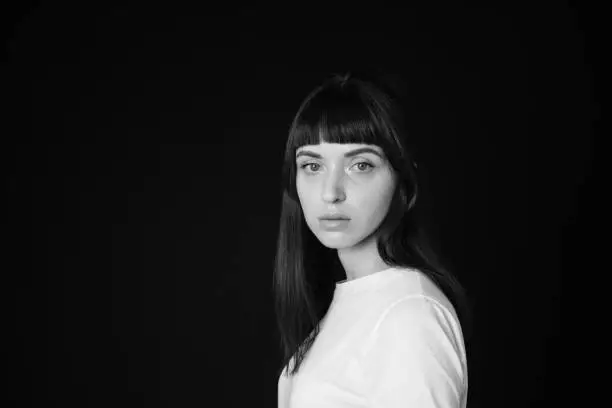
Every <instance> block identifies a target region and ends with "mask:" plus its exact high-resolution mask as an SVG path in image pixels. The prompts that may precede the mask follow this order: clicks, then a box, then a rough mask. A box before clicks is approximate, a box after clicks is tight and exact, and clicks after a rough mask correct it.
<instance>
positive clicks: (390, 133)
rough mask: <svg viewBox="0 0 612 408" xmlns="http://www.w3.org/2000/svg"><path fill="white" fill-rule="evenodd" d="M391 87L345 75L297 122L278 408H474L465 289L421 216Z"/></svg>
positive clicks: (279, 292)
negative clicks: (418, 216)
mask: <svg viewBox="0 0 612 408" xmlns="http://www.w3.org/2000/svg"><path fill="white" fill-rule="evenodd" d="M392 95H393V93H392V92H391V91H390V90H389V89H387V88H386V87H385V86H383V85H381V84H378V83H376V82H375V81H371V80H366V79H364V77H360V78H358V77H356V76H354V75H345V76H343V77H340V76H334V77H333V78H331V79H330V80H328V81H326V82H325V83H324V84H323V85H322V86H320V87H318V88H317V89H315V90H314V91H313V92H312V93H311V94H310V95H308V96H307V98H306V99H305V101H304V102H303V103H302V105H301V106H300V108H299V110H298V112H297V114H296V116H295V118H294V121H293V123H292V125H291V128H290V131H289V138H288V140H287V144H286V148H285V153H284V154H285V157H284V167H283V188H284V191H283V201H282V213H281V220H280V230H279V235H278V247H277V254H276V265H275V271H274V293H275V302H276V303H275V307H276V314H277V323H278V328H279V332H280V339H281V344H282V350H283V354H284V360H283V365H284V366H283V367H282V368H281V370H279V380H278V406H279V407H280V408H307V407H308V408H312V407H317V408H325V407H330V408H332V407H333V408H340V407H380V408H387V407H389V408H390V407H413V408H420V407H449V408H450V407H457V408H465V406H466V403H467V390H468V372H467V358H466V348H465V344H464V330H465V327H466V326H467V321H468V318H469V306H468V302H467V297H466V296H465V293H464V291H463V289H462V286H461V285H460V284H459V282H458V281H457V280H456V279H455V278H454V277H453V275H452V274H451V273H450V272H449V271H448V270H447V269H445V268H444V267H443V266H442V265H441V263H440V261H439V259H438V258H437V257H436V255H435V253H434V251H433V250H432V249H431V246H430V245H429V244H428V242H427V239H426V235H425V231H424V230H423V228H421V226H420V225H419V223H418V222H417V219H416V216H415V214H414V207H415V204H416V202H417V197H418V191H419V190H418V183H417V172H416V171H417V166H416V163H415V162H414V160H413V157H412V155H411V151H410V149H409V148H408V140H407V137H409V135H406V131H405V128H404V126H403V121H402V116H401V114H400V110H399V108H398V104H397V103H396V100H395V99H394V98H393V96H392ZM341 279H343V280H341ZM461 323H464V324H463V326H462V324H461ZM462 329H463V330H462ZM281 371H282V372H281Z"/></svg>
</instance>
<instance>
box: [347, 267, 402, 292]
mask: <svg viewBox="0 0 612 408" xmlns="http://www.w3.org/2000/svg"><path fill="white" fill-rule="evenodd" d="M395 273H397V268H396V267H390V268H386V269H383V270H380V271H378V272H374V273H371V274H369V275H366V276H362V277H360V278H357V279H353V280H346V279H345V280H343V281H340V282H336V294H337V296H344V295H346V294H351V293H358V292H363V291H365V290H374V289H376V288H377V287H378V286H380V285H381V284H382V283H383V282H385V281H386V279H387V278H388V277H390V276H392V275H394V274H395Z"/></svg>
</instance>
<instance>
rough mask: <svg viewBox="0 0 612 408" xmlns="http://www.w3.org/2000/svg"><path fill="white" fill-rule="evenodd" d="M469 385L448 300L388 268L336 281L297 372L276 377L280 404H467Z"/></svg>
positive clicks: (427, 283) (418, 278) (418, 276)
mask: <svg viewBox="0 0 612 408" xmlns="http://www.w3.org/2000/svg"><path fill="white" fill-rule="evenodd" d="M291 364H292V363H291ZM467 391H468V371H467V359H466V352H465V345H464V342H463V334H462V331H461V326H460V324H459V320H458V318H457V315H456V313H455V309H454V308H453V306H452V304H451V303H450V302H449V300H448V298H447V297H446V296H445V295H444V294H443V293H442V291H441V290H440V289H439V288H438V287H437V286H436V285H435V284H434V283H433V282H432V281H431V280H430V279H429V278H428V277H427V275H425V274H423V273H422V272H420V271H418V270H414V269H399V268H389V269H386V270H383V271H380V272H376V273H374V274H371V275H368V276H365V277H362V278H359V279H355V280H352V281H342V282H339V283H337V284H336V289H335V292H334V298H333V301H332V303H331V305H330V307H329V310H328V311H327V314H326V315H325V318H324V319H323V320H322V322H321V330H320V332H319V335H318V337H317V338H316V340H315V342H314V344H313V345H312V347H311V349H310V350H309V351H308V353H307V354H306V358H305V359H304V361H303V363H302V366H301V367H300V371H299V372H298V374H297V375H295V376H294V377H288V376H287V366H285V367H284V370H283V372H282V374H281V375H280V377H279V379H278V407H279V408H348V407H368V408H396V407H397V408H399V407H402V408H408V407H410V408H425V407H432V408H433V407H436V408H451V407H452V408H465V407H466V404H467Z"/></svg>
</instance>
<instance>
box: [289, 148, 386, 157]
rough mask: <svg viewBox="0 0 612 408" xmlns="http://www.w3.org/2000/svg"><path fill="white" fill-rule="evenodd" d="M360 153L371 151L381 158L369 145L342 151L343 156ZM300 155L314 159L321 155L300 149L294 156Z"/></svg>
mask: <svg viewBox="0 0 612 408" xmlns="http://www.w3.org/2000/svg"><path fill="white" fill-rule="evenodd" d="M360 153H373V154H375V155H376V156H378V157H380V158H381V159H382V158H383V157H382V155H381V154H380V153H378V152H377V151H376V150H374V149H372V148H371V147H360V148H358V149H355V150H351V151H349V152H346V153H344V157H353V156H356V155H358V154H360ZM300 156H310V157H314V158H315V159H322V158H323V156H321V155H320V154H318V153H315V152H311V151H310V150H302V151H300V152H298V153H297V154H296V155H295V158H296V159H297V158H298V157H300Z"/></svg>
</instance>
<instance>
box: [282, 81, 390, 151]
mask: <svg viewBox="0 0 612 408" xmlns="http://www.w3.org/2000/svg"><path fill="white" fill-rule="evenodd" d="M374 106H375V104H373V103H371V102H370V103H368V102H367V101H366V98H365V97H364V95H362V94H361V93H360V92H359V90H358V89H356V88H355V87H353V86H349V85H346V86H344V87H342V88H341V87H340V86H331V87H328V88H324V89H322V90H321V91H320V92H318V93H317V94H315V95H314V96H313V97H312V99H310V100H309V101H308V103H307V104H306V105H305V106H304V108H303V110H302V111H301V112H300V113H299V114H298V115H297V117H296V119H295V122H294V126H293V129H292V130H293V131H292V132H291V140H290V142H289V143H290V145H291V148H292V149H293V152H295V150H296V149H297V148H299V147H301V146H304V145H317V144H320V143H323V142H325V143H342V144H345V143H354V144H372V145H378V146H381V147H383V146H385V145H386V144H387V143H385V141H386V140H388V139H389V136H390V135H388V134H387V133H388V132H387V129H386V127H385V126H384V125H383V121H382V120H381V118H380V113H379V112H377V111H376V109H375V108H374Z"/></svg>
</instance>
